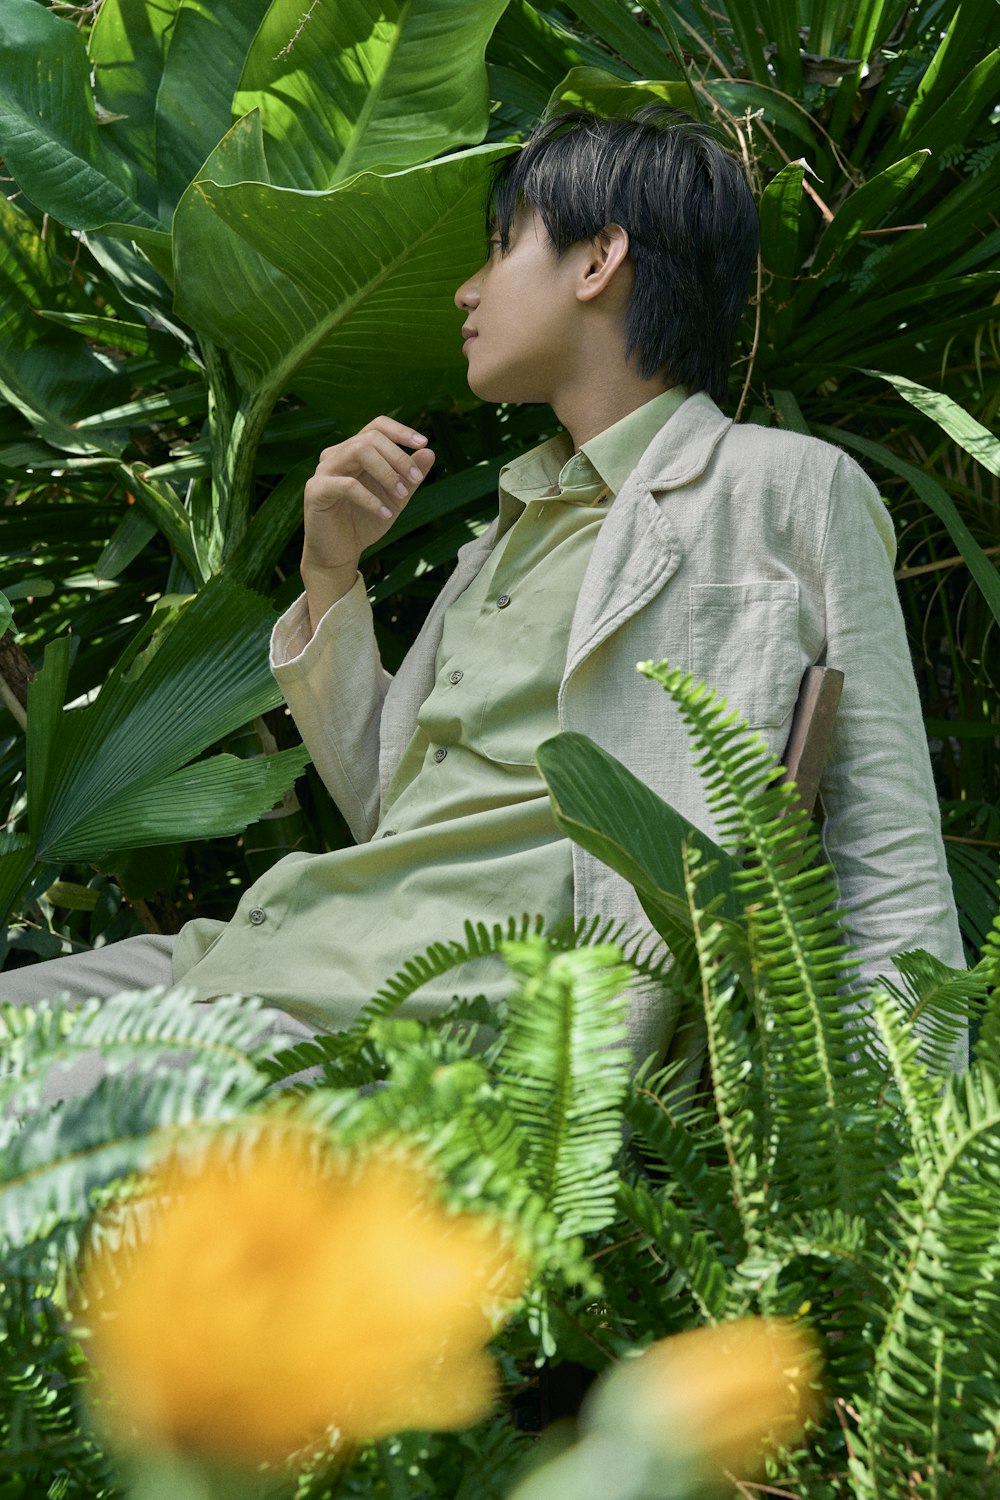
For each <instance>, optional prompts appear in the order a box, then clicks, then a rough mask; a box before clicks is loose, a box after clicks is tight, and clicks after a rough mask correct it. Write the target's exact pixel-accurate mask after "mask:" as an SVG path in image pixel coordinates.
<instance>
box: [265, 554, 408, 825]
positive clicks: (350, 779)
mask: <svg viewBox="0 0 1000 1500" xmlns="http://www.w3.org/2000/svg"><path fill="white" fill-rule="evenodd" d="M271 670H272V672H273V673H274V676H275V678H276V679H277V681H278V684H279V686H280V687H281V690H282V692H283V693H284V695H285V702H286V703H287V704H288V707H289V708H290V709H291V711H292V716H293V718H294V719H295V723H296V724H297V726H298V729H299V733H300V734H301V735H302V739H303V741H304V742H305V745H306V746H307V748H308V750H309V754H310V755H311V756H312V760H313V764H314V766H315V767H316V770H317V771H318V772H319V774H320V777H321V778H322V781H323V784H324V786H325V787H326V788H327V790H328V791H329V793H330V796H331V797H332V798H333V800H334V802H336V804H337V806H338V807H339V808H340V811H341V812H342V813H343V815H344V818H345V820H346V822H347V826H348V827H349V828H350V830H351V832H352V833H353V835H354V837H355V838H356V839H357V841H358V842H359V843H364V842H366V841H367V840H368V839H370V838H371V836H372V834H373V833H374V831H375V828H376V826H377V824H378V818H379V800H380V792H379V723H380V720H381V716H382V704H383V701H384V699H385V695H386V691H387V689H388V686H389V683H390V681H391V678H390V676H389V673H388V672H386V671H385V669H384V668H383V666H382V662H381V659H380V657H379V653H378V646H377V645H376V642H375V629H374V624H373V621H372V611H371V605H370V604H369V602H368V596H367V594H366V592H365V585H364V581H363V580H362V578H361V577H360V575H359V576H358V578H357V579H356V580H355V583H354V587H353V588H352V589H351V590H350V592H349V593H347V594H345V595H344V597H343V598H342V599H338V600H337V602H336V604H333V605H331V606H330V608H329V609H328V610H327V612H326V614H325V615H324V616H323V618H322V619H321V620H320V622H319V624H318V626H317V627H316V631H315V634H314V635H312V637H311V638H310V633H309V612H308V608H307V606H306V600H305V595H304V594H303V595H301V596H300V597H299V598H298V599H297V600H296V602H295V603H294V604H293V605H292V607H291V608H290V609H289V610H287V611H286V612H285V614H283V615H282V616H281V618H280V619H279V620H278V621H277V623H276V625H275V627H274V630H273V632H272V634H271Z"/></svg>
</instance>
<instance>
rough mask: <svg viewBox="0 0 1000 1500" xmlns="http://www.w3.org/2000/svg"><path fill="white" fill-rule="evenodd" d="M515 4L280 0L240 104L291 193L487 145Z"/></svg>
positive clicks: (501, 0) (251, 62)
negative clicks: (496, 75) (497, 66)
mask: <svg viewBox="0 0 1000 1500" xmlns="http://www.w3.org/2000/svg"><path fill="white" fill-rule="evenodd" d="M506 3H507V0H378V3H376V0H339V3H338V4H336V5H319V6H312V7H310V8H309V10H308V11H307V12H306V13H305V14H304V13H303V6H302V4H301V0H272V4H271V7H270V9H269V10H268V13H267V15H266V17H265V18H264V22H263V24H262V26H261V28H260V31H259V33H258V35H257V38H256V40H255V42H254V44H253V46H252V48H251V49H250V53H249V55H248V57H247V60H246V66H245V68H244V70H243V77H242V79H241V80H240V86H239V89H238V91H237V93H236V97H235V99H234V101H233V110H234V113H235V114H237V115H243V114H248V113H249V112H250V111H251V110H253V109H259V110H260V112H261V118H262V120H263V124H264V133H265V135H266V137H267V157H268V162H269V165H270V167H271V173H272V176H273V177H274V179H275V181H277V182H280V183H281V184H282V185H283V186H288V187H299V188H329V187H332V186H333V185H334V183H336V182H342V181H344V180H345V179H346V178H348V177H351V176H353V175H354V174H355V173H357V172H363V171H370V170H371V169H372V168H375V167H387V166H396V167H403V166H410V165H412V164H413V163H414V162H418V161H426V160H428V159H429V158H430V157H432V156H436V155H438V154H439V153H440V152H442V151H447V150H449V149H450V148H452V147H454V146H457V145H461V144H464V143H467V142H475V141H480V140H482V138H483V136H484V135H485V133H486V126H487V122H488V119H489V96H488V93H487V88H486V69H485V67H484V65H483V55H484V52H485V49H486V43H487V41H488V40H489V37H490V33H491V32H492V30H493V27H494V26H495V24H496V21H497V18H498V17H499V16H500V14H501V13H502V11H503V9H504V7H505V5H506Z"/></svg>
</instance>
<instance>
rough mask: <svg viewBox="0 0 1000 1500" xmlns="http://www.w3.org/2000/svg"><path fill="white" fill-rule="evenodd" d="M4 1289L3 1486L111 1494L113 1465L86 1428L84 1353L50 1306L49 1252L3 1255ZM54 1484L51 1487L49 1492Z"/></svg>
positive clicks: (28, 1491) (27, 1491) (0, 1300)
mask: <svg viewBox="0 0 1000 1500" xmlns="http://www.w3.org/2000/svg"><path fill="white" fill-rule="evenodd" d="M3 1275H4V1280H3V1283H2V1284H0V1481H2V1480H3V1479H4V1478H6V1479H7V1480H12V1481H14V1483H13V1484H12V1485H10V1486H9V1487H8V1485H6V1484H2V1485H0V1488H2V1492H3V1493H4V1494H5V1495H6V1494H11V1495H14V1494H20V1495H24V1496H28V1495H35V1494H37V1495H45V1494H46V1493H48V1494H54V1493H58V1490H57V1488H56V1486H58V1484H59V1482H60V1480H61V1481H62V1483H63V1485H64V1486H65V1487H66V1488H65V1491H64V1492H65V1493H69V1494H73V1495H77V1496H81V1497H82V1496H89V1495H110V1494H111V1493H112V1490H113V1485H112V1477H111V1470H110V1464H109V1462H108V1459H107V1458H106V1456H105V1455H104V1454H103V1453H102V1452H101V1450H100V1448H99V1446H98V1444H97V1443H96V1442H95V1441H94V1440H93V1438H91V1437H90V1436H89V1435H88V1434H87V1432H86V1431H85V1430H84V1429H83V1427H82V1424H81V1421H80V1412H79V1402H78V1397H79V1393H80V1387H81V1382H82V1379H83V1374H84V1365H83V1360H82V1357H81V1355H80V1353H79V1350H78V1349H77V1347H76V1346H75V1344H74V1343H73V1341H72V1340H71V1339H70V1338H69V1336H68V1335H67V1332H66V1326H65V1321H64V1319H63V1318H62V1317H61V1316H60V1314H59V1313H58V1312H57V1311H56V1308H55V1306H54V1303H53V1292H54V1288H55V1283H56V1281H57V1279H58V1277H59V1265H58V1261H57V1259H56V1257H55V1256H54V1255H53V1254H52V1253H51V1251H50V1252H49V1253H48V1254H46V1255H42V1256H39V1255H38V1254H37V1253H35V1251H34V1247H33V1248H32V1250H31V1251H29V1252H24V1251H14V1252H10V1251H8V1252H6V1253H5V1255H4V1268H3ZM50 1486H51V1488H50Z"/></svg>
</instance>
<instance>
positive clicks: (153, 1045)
mask: <svg viewBox="0 0 1000 1500" xmlns="http://www.w3.org/2000/svg"><path fill="white" fill-rule="evenodd" d="M261 1012H262V1006H261V1002H260V1001H259V1000H253V999H243V998H241V997H239V996H227V997H225V998H222V999H219V1000H215V1001H213V1002H212V1003H211V1004H209V1005H204V1004H198V1003H197V1002H196V1001H195V998H194V994H193V992H192V991H191V990H185V989H184V988H183V986H181V987H179V988H177V989H168V990H164V989H163V988H162V987H158V988H154V989H150V990H134V991H126V992H123V993H122V994H120V995H114V996H112V997H111V998H110V999H108V1000H88V1001H86V1002H85V1003H84V1004H83V1005H74V1004H70V1003H69V1002H67V1001H58V1000H57V1001H52V1002H49V1001H45V1002H42V1003H41V1004H39V1005H38V1006H36V1007H24V1006H12V1005H4V1006H2V1007H0V1057H2V1061H0V1110H4V1111H5V1112H10V1111H12V1110H19V1111H27V1110H33V1109H37V1108H38V1107H39V1103H40V1099H41V1094H42V1088H43V1085H44V1081H45V1079H46V1078H47V1077H48V1075H49V1074H50V1072H51V1071H52V1070H53V1069H54V1068H65V1067H69V1066H71V1065H72V1064H73V1063H74V1062H76V1061H77V1060H78V1059H79V1058H80V1057H81V1056H82V1055H83V1054H84V1053H87V1052H99V1053H100V1055H101V1060H102V1063H103V1067H104V1072H105V1073H107V1074H109V1075H110V1074H113V1073H117V1072H120V1071H121V1070H122V1069H124V1068H133V1067H139V1068H143V1069H155V1068H156V1067H158V1066H169V1065H170V1063H169V1059H171V1058H173V1060H174V1065H176V1063H177V1061H178V1060H179V1059H183V1060H184V1062H185V1066H197V1067H199V1068H201V1069H203V1070H205V1072H206V1074H210V1073H211V1072H213V1071H218V1072H219V1074H220V1075H221V1074H225V1076H226V1077H227V1079H228V1080H229V1086H230V1087H237V1086H238V1084H239V1083H242V1084H243V1085H245V1087H246V1088H247V1089H250V1090H252V1089H253V1088H254V1087H256V1088H257V1089H260V1087H261V1086H262V1083H263V1078H262V1076H261V1072H260V1070H259V1067H258V1062H259V1061H260V1060H262V1059H263V1057H264V1056H266V1052H267V1043H266V1040H262V1032H263V1030H264V1018H263V1017H262V1014H261Z"/></svg>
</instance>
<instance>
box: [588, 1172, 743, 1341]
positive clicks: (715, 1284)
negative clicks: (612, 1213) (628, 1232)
mask: <svg viewBox="0 0 1000 1500" xmlns="http://www.w3.org/2000/svg"><path fill="white" fill-rule="evenodd" d="M618 1203H619V1207H620V1208H621V1210H622V1212H623V1213H624V1214H625V1216H626V1217H627V1218H628V1219H631V1221H632V1223H633V1224H635V1225H636V1226H637V1227H638V1228H639V1229H641V1230H642V1231H643V1232H644V1233H645V1234H646V1235H647V1236H648V1238H649V1242H650V1244H651V1245H652V1247H653V1248H654V1249H655V1251H656V1253H657V1254H658V1255H660V1256H662V1257H663V1258H664V1259H665V1260H666V1261H667V1262H668V1263H669V1264H670V1265H672V1266H674V1267H675V1268H676V1269H677V1270H678V1271H679V1272H680V1274H681V1276H682V1277H683V1278H684V1281H685V1283H686V1285H687V1287H688V1289H689V1290H690V1292H691V1295H692V1297H693V1298H694V1300H695V1302H696V1304H697V1306H698V1309H699V1311H700V1312H701V1315H702V1317H703V1318H704V1319H705V1320H706V1322H709V1323H717V1322H720V1321H721V1320H722V1319H724V1318H726V1317H736V1316H738V1315H739V1314H740V1313H741V1312H743V1311H745V1310H746V1304H745V1302H743V1301H742V1300H741V1299H740V1298H739V1296H738V1294H737V1295H734V1294H733V1288H732V1287H731V1285H730V1279H729V1276H728V1275H727V1272H726V1268H725V1266H724V1265H723V1263H722V1261H721V1260H720V1259H719V1257H718V1255H717V1254H716V1251H715V1249H714V1247H713V1246H712V1244H711V1243H710V1241H709V1237H708V1235H707V1234H706V1233H705V1231H704V1230H703V1229H698V1228H696V1227H695V1225H696V1221H695V1219H694V1218H693V1216H692V1215H691V1214H690V1213H688V1211H687V1210H686V1209H683V1208H681V1207H680V1206H679V1205H678V1204H676V1203H673V1202H671V1200H670V1199H669V1198H667V1197H665V1196H663V1195H662V1194H660V1195H656V1196H654V1194H653V1193H652V1192H651V1191H650V1189H649V1188H647V1187H633V1186H630V1185H629V1184H628V1183H622V1185H621V1187H620V1188H619V1190H618Z"/></svg>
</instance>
